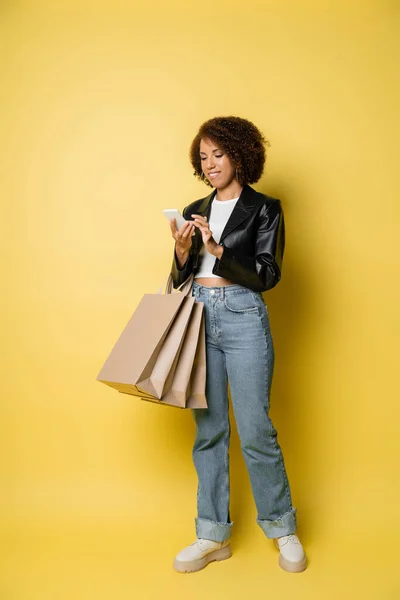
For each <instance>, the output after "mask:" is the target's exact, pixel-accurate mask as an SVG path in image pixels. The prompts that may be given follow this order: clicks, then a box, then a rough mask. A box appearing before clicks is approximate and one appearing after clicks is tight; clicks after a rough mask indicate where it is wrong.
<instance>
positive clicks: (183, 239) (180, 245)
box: [170, 217, 195, 252]
mask: <svg viewBox="0 0 400 600" xmlns="http://www.w3.org/2000/svg"><path fill="white" fill-rule="evenodd" d="M170 227H171V232H172V237H173V238H174V240H175V243H176V248H177V250H180V251H181V252H187V251H188V250H190V248H191V247H192V235H193V233H194V229H195V226H194V225H193V221H186V223H184V225H182V227H181V228H180V229H178V228H177V224H176V219H175V218H174V217H173V218H172V219H171V222H170Z"/></svg>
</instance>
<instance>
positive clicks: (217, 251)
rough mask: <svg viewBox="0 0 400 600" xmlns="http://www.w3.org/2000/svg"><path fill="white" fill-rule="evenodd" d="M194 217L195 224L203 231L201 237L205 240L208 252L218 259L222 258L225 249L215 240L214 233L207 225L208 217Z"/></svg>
mask: <svg viewBox="0 0 400 600" xmlns="http://www.w3.org/2000/svg"><path fill="white" fill-rule="evenodd" d="M192 217H193V219H194V221H193V224H194V225H195V227H197V228H198V229H200V231H201V237H202V238H203V243H204V246H205V247H206V250H207V252H209V253H210V254H213V255H214V256H216V257H217V258H221V256H222V253H223V251H224V249H223V247H222V246H220V245H219V244H217V242H216V241H215V240H214V238H213V236H212V231H210V226H209V224H208V223H207V217H202V216H200V215H192Z"/></svg>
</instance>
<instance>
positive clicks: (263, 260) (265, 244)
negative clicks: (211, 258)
mask: <svg viewBox="0 0 400 600" xmlns="http://www.w3.org/2000/svg"><path fill="white" fill-rule="evenodd" d="M222 245H223V247H224V251H223V254H222V256H221V258H220V259H216V261H215V265H214V268H213V273H214V275H219V276H220V277H225V278H226V279H230V280H231V281H234V282H235V283H238V284H239V285H243V286H245V287H248V288H250V289H251V290H253V291H255V292H265V291H266V290H270V289H271V288H273V287H274V286H275V285H276V284H277V283H278V281H279V280H280V278H281V272H282V260H283V253H284V249H285V221H284V215H283V210H282V206H281V202H280V200H275V201H274V202H272V203H271V204H270V205H269V206H267V205H266V204H263V206H262V207H261V210H260V215H259V224H258V229H257V233H256V239H255V253H254V256H243V255H242V254H239V253H235V252H234V251H232V250H231V249H230V248H229V247H228V246H225V245H224V243H223V242H222Z"/></svg>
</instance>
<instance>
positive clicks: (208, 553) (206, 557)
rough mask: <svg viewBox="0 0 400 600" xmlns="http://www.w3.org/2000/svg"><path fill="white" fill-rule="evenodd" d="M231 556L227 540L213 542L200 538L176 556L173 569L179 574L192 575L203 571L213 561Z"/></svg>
mask: <svg viewBox="0 0 400 600" xmlns="http://www.w3.org/2000/svg"><path fill="white" fill-rule="evenodd" d="M231 556H232V553H231V547H230V545H229V540H225V542H213V541H212V540H203V539H201V538H200V539H197V540H196V541H195V542H194V543H193V544H191V545H190V546H187V547H186V548H184V549H183V550H181V552H179V554H177V555H176V557H175V560H174V569H175V571H178V572H179V573H192V572H193V571H200V569H204V567H206V566H207V565H208V563H210V562H212V561H213V560H225V559H226V558H230V557H231Z"/></svg>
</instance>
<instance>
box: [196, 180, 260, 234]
mask: <svg viewBox="0 0 400 600" xmlns="http://www.w3.org/2000/svg"><path fill="white" fill-rule="evenodd" d="M216 195H217V190H216V189H215V190H213V191H212V192H211V194H209V195H208V196H206V197H205V198H204V200H203V202H202V203H201V204H200V207H199V208H198V209H197V211H196V213H197V214H199V215H202V216H203V217H204V216H205V217H207V220H209V217H210V213H211V205H212V201H213V199H214V198H215V196H216ZM255 195H256V191H255V190H253V188H251V187H250V186H249V185H247V184H246V185H245V186H243V189H242V192H241V194H240V196H239V200H238V201H237V202H236V204H235V208H234V209H233V211H232V213H231V216H230V217H229V219H228V222H227V224H226V225H225V228H224V230H223V232H222V234H221V238H220V243H221V242H222V240H223V239H224V238H225V237H226V236H227V235H228V234H229V233H230V232H231V231H233V230H234V229H236V227H238V225H240V223H242V222H243V221H244V220H245V219H247V217H248V216H249V215H250V214H251V212H252V210H253V208H254V206H255V204H256V202H255Z"/></svg>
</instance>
